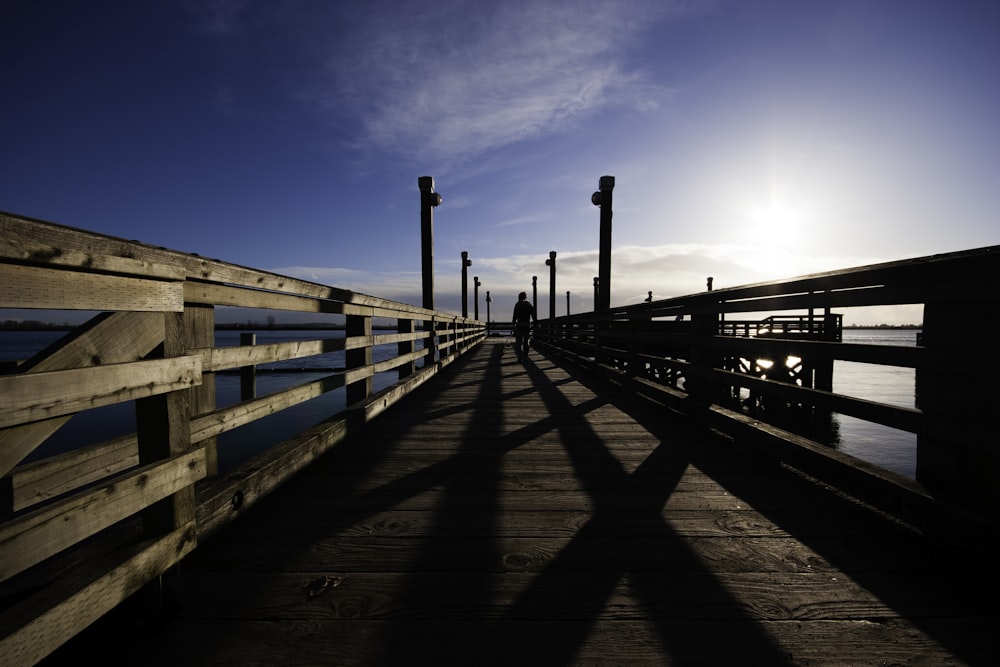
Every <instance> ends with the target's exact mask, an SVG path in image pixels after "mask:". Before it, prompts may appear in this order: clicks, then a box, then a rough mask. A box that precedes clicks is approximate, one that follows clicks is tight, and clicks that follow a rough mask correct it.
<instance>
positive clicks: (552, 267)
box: [545, 250, 556, 320]
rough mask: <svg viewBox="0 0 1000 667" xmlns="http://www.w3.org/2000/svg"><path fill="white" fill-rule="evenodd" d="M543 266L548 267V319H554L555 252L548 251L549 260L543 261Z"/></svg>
mask: <svg viewBox="0 0 1000 667" xmlns="http://www.w3.org/2000/svg"><path fill="white" fill-rule="evenodd" d="M545 266H547V267H549V319H550V320H554V319H555V318H556V251H555V250H551V251H549V258H548V259H547V260H545Z"/></svg>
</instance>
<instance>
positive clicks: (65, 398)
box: [0, 356, 201, 427]
mask: <svg viewBox="0 0 1000 667" xmlns="http://www.w3.org/2000/svg"><path fill="white" fill-rule="evenodd" d="M200 383H201V356H183V357H171V358H168V359H156V360H152V361H136V362H132V363H127V364H111V365H108V366H94V367H93V368H75V369H71V370H66V371H51V372H48V373H33V374H29V375H8V376H2V377H0V427H7V426H14V425H17V424H23V423H26V422H32V421H38V420H41V419H49V418H51V417H58V416H62V415H68V414H73V413H75V412H79V411H80V410H86V409H89V408H97V407H101V406H104V405H111V404H113V403H120V402H122V401H128V400H134V399H138V398H144V397H147V396H155V395H159V394H163V393H166V392H173V391H176V390H178V389H188V388H190V387H193V386H195V385H197V384H200Z"/></svg>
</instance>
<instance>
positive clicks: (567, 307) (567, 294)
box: [566, 290, 569, 316]
mask: <svg viewBox="0 0 1000 667" xmlns="http://www.w3.org/2000/svg"><path fill="white" fill-rule="evenodd" d="M566 315H567V316H569V290H566Z"/></svg>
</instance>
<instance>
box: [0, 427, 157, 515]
mask: <svg viewBox="0 0 1000 667" xmlns="http://www.w3.org/2000/svg"><path fill="white" fill-rule="evenodd" d="M137 465H139V447H138V440H137V438H136V436H135V434H134V433H133V434H130V435H123V436H121V437H118V438H113V439H112V440H108V441H105V442H101V443H96V444H94V445H89V446H85V447H77V448H76V449H72V450H70V451H68V452H64V453H63V454H57V455H55V456H50V457H48V458H44V459H41V460H39V461H34V462H32V463H28V464H25V465H22V466H18V467H16V468H14V469H13V470H12V471H11V473H10V478H11V491H12V509H13V510H14V511H15V512H20V511H21V510H23V509H25V508H28V507H32V506H34V505H37V504H38V503H42V502H46V501H48V500H51V499H52V498H55V497H56V496H59V495H62V494H64V493H68V492H69V491H73V490H75V489H79V488H80V487H83V486H86V485H88V484H91V483H93V482H96V481H98V480H101V479H104V478H105V477H110V476H111V475H114V474H117V473H119V472H122V471H123V470H128V469H129V468H134V467H135V466H137Z"/></svg>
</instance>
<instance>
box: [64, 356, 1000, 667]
mask: <svg viewBox="0 0 1000 667" xmlns="http://www.w3.org/2000/svg"><path fill="white" fill-rule="evenodd" d="M190 560H191V562H190V563H188V562H185V563H184V564H182V565H181V567H180V568H179V571H178V572H176V573H174V574H171V575H170V577H169V579H168V580H167V584H168V586H169V588H170V590H171V594H172V595H176V597H177V603H178V609H177V610H176V611H175V612H174V613H169V614H166V615H165V616H164V617H162V618H153V619H151V618H149V617H144V616H143V615H142V613H141V610H138V611H139V612H140V613H137V608H136V607H135V606H130V605H124V606H123V607H122V608H121V609H119V610H118V611H117V613H113V614H111V615H109V616H108V617H107V618H105V619H104V620H103V621H101V622H99V623H98V624H97V625H96V627H95V628H94V629H93V630H91V631H88V632H85V633H84V634H83V635H81V636H80V637H79V638H78V639H77V640H74V641H71V642H70V643H69V644H67V645H66V646H64V647H63V649H61V650H60V651H58V652H57V653H56V654H55V655H53V656H52V658H51V660H50V661H49V662H50V663H51V664H70V663H73V664H78V663H79V661H80V660H83V659H94V660H100V661H103V660H107V659H109V658H112V659H113V660H118V661H120V662H121V664H147V665H148V664H162V665H176V664H192V665H195V664H283V665H301V664H329V665H373V664H412V663H415V662H421V663H427V664H463V665H465V664H467V665H476V664H497V665H521V664H539V665H542V664H544V665H564V664H577V663H591V664H592V663H601V664H604V663H607V662H611V663H614V664H650V665H654V664H655V665H692V664H698V665H729V664H747V665H749V664H756V665H779V664H800V665H887V664H982V665H986V664H990V663H992V662H993V661H995V659H996V658H997V657H998V655H1000V653H998V651H1000V645H998V644H997V639H996V635H995V631H996V628H997V627H1000V626H998V622H1000V615H998V614H997V611H996V606H995V604H994V602H995V600H994V599H992V598H991V597H990V596H989V595H988V594H987V591H986V589H984V588H983V584H984V578H983V575H984V574H985V575H986V576H991V575H990V574H989V573H984V572H983V571H981V570H980V568H979V567H973V566H971V565H972V564H971V563H970V562H969V561H967V560H965V559H963V558H961V557H960V554H957V553H955V552H952V551H949V550H946V549H942V548H940V547H938V546H935V545H933V544H932V543H929V542H928V541H927V540H926V539H924V538H923V537H921V536H919V535H918V534H916V533H915V532H913V531H912V530H910V529H908V528H907V527H905V526H903V525H901V524H900V523H898V522H896V521H893V520H892V519H890V518H888V517H886V516H885V515H882V514H880V513H877V512H874V511H872V510H871V508H868V507H864V506H862V505H860V504H859V503H857V502H856V501H853V500H851V499H848V498H845V497H843V496H842V495H841V494H838V493H837V492H836V491H835V490H832V489H829V488H826V487H824V486H823V485H821V484H817V483H816V482H815V481H814V480H810V479H807V478H804V477H803V476H802V475H801V474H797V473H796V472H794V471H792V470H789V469H787V468H785V467H782V466H780V465H775V464H774V463H773V462H771V461H767V460H764V459H761V458H760V457H758V456H755V455H754V454H753V453H752V452H748V451H745V450H743V449H741V448H740V447H739V446H738V445H737V444H736V443H734V442H732V441H730V440H727V439H725V438H721V437H719V436H717V435H713V434H712V433H711V432H709V431H708V430H707V429H703V428H700V427H697V426H694V425H692V424H691V422H690V421H686V420H682V419H680V418H678V417H667V416H665V415H664V414H663V410H662V409H658V408H657V407H656V406H654V405H651V404H648V403H640V402H638V401H636V400H635V399H634V398H632V397H630V396H627V395H625V394H624V393H623V392H621V391H616V390H614V389H613V388H611V387H609V386H607V385H594V384H591V383H589V382H587V381H585V380H583V379H581V378H579V377H578V376H576V375H575V374H574V373H572V372H570V371H569V370H568V369H567V367H565V366H564V365H563V364H561V363H559V362H558V360H557V359H554V358H550V357H547V356H543V355H542V354H540V353H538V352H532V354H531V355H530V359H529V360H528V361H527V362H526V363H519V362H517V361H516V360H515V359H514V356H513V353H512V350H511V349H510V348H509V346H508V345H506V344H505V343H504V342H489V343H486V344H484V345H482V346H480V348H479V349H478V350H477V351H476V353H475V354H474V355H472V356H471V357H469V358H463V359H462V360H460V361H459V362H457V363H456V364H454V365H453V366H452V367H449V369H448V370H447V371H446V372H445V373H442V375H441V376H440V377H438V378H435V380H434V381H433V382H432V383H431V384H430V385H429V386H428V387H427V388H426V389H425V390H424V391H422V392H420V393H418V394H416V395H414V396H412V397H410V398H409V399H407V400H406V401H404V402H403V403H402V404H401V405H399V406H398V407H397V408H396V409H395V410H394V411H393V412H392V413H391V414H389V415H385V416H384V417H383V418H380V419H379V420H377V421H376V422H374V423H372V424H370V425H369V426H368V427H367V428H366V429H365V430H364V431H363V432H362V433H361V434H359V437H358V438H357V439H355V440H352V441H351V442H350V443H346V444H342V445H340V446H339V447H338V448H335V449H334V450H333V451H331V452H329V453H328V454H327V455H325V456H324V457H323V458H322V459H320V460H319V461H317V462H316V464H314V465H313V466H312V467H311V468H309V469H308V470H307V471H305V472H303V473H301V474H300V475H299V476H298V477H296V478H295V480H294V481H293V483H291V484H289V485H287V486H286V487H285V488H283V489H281V490H280V491H278V492H276V493H275V494H274V496H273V497H271V498H270V499H268V500H266V501H264V502H262V503H261V504H260V505H259V506H258V507H256V508H254V509H253V510H251V511H250V512H248V513H247V514H246V515H245V516H244V517H243V518H242V519H241V520H240V521H238V522H236V523H234V524H233V525H231V526H230V527H228V528H227V529H225V530H224V531H223V532H221V533H220V534H219V535H218V536H217V537H216V538H214V539H212V540H210V541H209V542H207V543H206V544H205V545H203V546H200V547H199V548H198V550H197V551H196V552H195V554H193V555H192V557H191V558H190ZM133 604H134V603H133ZM112 647H113V648H112Z"/></svg>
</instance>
